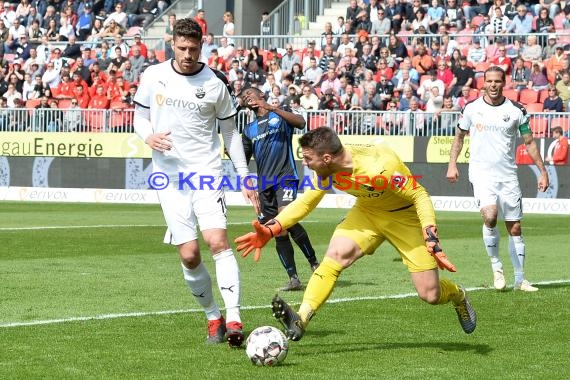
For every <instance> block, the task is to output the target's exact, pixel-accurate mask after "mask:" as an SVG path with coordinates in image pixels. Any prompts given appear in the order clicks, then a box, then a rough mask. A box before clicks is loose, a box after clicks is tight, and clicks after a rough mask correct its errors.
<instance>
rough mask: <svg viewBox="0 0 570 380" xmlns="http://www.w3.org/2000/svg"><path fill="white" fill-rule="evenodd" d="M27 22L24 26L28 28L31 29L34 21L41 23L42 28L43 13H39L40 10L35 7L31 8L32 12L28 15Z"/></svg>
mask: <svg viewBox="0 0 570 380" xmlns="http://www.w3.org/2000/svg"><path fill="white" fill-rule="evenodd" d="M25 20H26V21H25V24H24V25H25V26H26V27H29V26H30V25H32V23H33V22H34V20H37V21H38V22H39V25H40V27H41V26H42V25H43V21H44V18H43V16H42V13H40V12H38V8H36V7H35V6H31V7H30V12H29V13H28V16H27V17H26V19H25ZM42 29H43V28H42Z"/></svg>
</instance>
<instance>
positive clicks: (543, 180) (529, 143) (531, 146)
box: [522, 134, 550, 191]
mask: <svg viewBox="0 0 570 380" xmlns="http://www.w3.org/2000/svg"><path fill="white" fill-rule="evenodd" d="M522 137H523V140H524V144H525V146H526V151H527V152H528V155H529V156H530V157H531V158H532V160H533V161H534V164H535V165H536V167H538V170H539V171H540V178H539V179H538V190H539V191H546V189H548V186H550V180H549V179H548V172H547V171H546V167H545V166H544V161H543V160H542V157H541V156H540V153H539V152H538V147H537V146H536V141H534V139H533V138H532V134H524V135H523V136H522Z"/></svg>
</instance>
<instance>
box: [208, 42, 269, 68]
mask: <svg viewBox="0 0 570 380" xmlns="http://www.w3.org/2000/svg"><path fill="white" fill-rule="evenodd" d="M254 48H255V49H256V51H257V53H258V57H260V59H261V61H262V62H263V56H260V55H259V48H258V47H257V46H254ZM250 52H251V49H250ZM218 54H219V55H220V57H222V58H223V59H224V60H226V62H227V61H229V60H231V59H232V58H233V57H234V56H235V47H234V45H230V44H229V43H228V39H227V38H226V37H221V38H220V46H218ZM261 67H265V66H264V65H262V66H261Z"/></svg>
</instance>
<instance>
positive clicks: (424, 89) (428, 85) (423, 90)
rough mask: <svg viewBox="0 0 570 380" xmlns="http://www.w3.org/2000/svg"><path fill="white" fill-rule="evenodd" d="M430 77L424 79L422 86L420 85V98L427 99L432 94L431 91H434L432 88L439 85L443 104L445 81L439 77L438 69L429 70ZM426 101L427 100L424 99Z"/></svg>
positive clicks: (418, 91)
mask: <svg viewBox="0 0 570 380" xmlns="http://www.w3.org/2000/svg"><path fill="white" fill-rule="evenodd" d="M428 76H429V77H428V78H427V79H424V80H423V81H422V82H421V83H420V86H419V87H418V90H417V93H418V95H419V96H420V98H421V99H422V100H423V99H427V98H429V96H430V93H432V91H431V90H432V88H433V87H437V89H438V93H439V95H441V96H442V99H441V101H442V105H443V95H442V94H443V93H444V92H445V84H444V83H443V81H442V80H441V79H438V78H437V71H436V70H430V71H429V72H428ZM424 103H425V100H424Z"/></svg>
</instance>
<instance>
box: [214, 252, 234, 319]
mask: <svg viewBox="0 0 570 380" xmlns="http://www.w3.org/2000/svg"><path fill="white" fill-rule="evenodd" d="M213 258H214V262H215V264H216V280H217V281H218V288H219V289H220V293H221V294H222V298H223V300H224V304H225V305H226V321H227V322H241V318H240V312H239V307H240V304H239V303H240V288H241V286H240V280H239V267H238V263H237V260H236V258H235V256H234V252H233V251H232V250H231V249H226V250H225V251H222V252H220V253H217V254H215V255H214V256H213Z"/></svg>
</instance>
